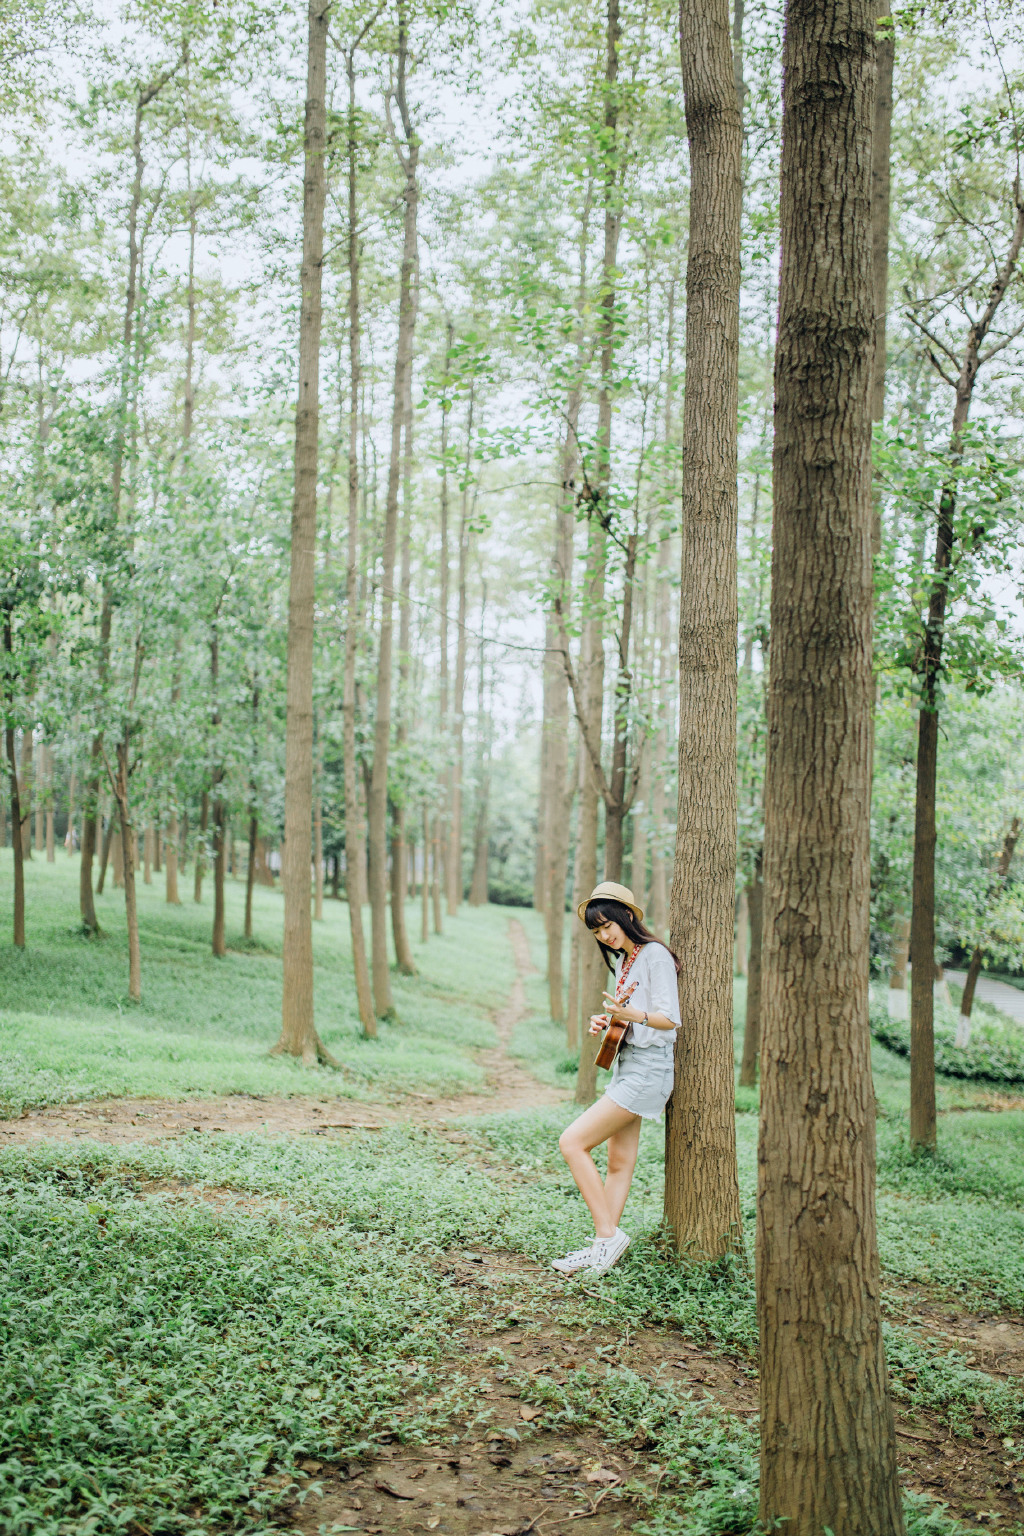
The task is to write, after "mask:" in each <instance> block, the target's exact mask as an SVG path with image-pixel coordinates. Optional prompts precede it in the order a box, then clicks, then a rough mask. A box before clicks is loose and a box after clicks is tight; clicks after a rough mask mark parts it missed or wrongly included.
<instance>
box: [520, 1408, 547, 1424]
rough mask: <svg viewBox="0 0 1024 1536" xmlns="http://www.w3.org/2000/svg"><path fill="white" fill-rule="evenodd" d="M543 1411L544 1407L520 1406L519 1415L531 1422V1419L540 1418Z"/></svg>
mask: <svg viewBox="0 0 1024 1536" xmlns="http://www.w3.org/2000/svg"><path fill="white" fill-rule="evenodd" d="M543 1412H544V1409H543V1408H520V1410H519V1417H520V1418H521V1419H525V1420H526V1422H527V1424H529V1423H530V1421H531V1419H539V1418H540V1416H541V1414H542V1413H543Z"/></svg>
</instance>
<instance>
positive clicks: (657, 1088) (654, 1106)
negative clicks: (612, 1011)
mask: <svg viewBox="0 0 1024 1536" xmlns="http://www.w3.org/2000/svg"><path fill="white" fill-rule="evenodd" d="M674 1083H675V1056H674V1052H673V1051H672V1050H665V1049H663V1048H662V1047H660V1046H656V1045H649V1046H647V1047H646V1048H645V1049H641V1048H640V1047H639V1046H636V1045H624V1046H623V1047H622V1049H621V1050H620V1051H619V1054H618V1055H617V1056H616V1058H615V1065H614V1067H613V1068H612V1080H611V1082H610V1083H609V1084H608V1087H607V1088H606V1089H605V1093H606V1094H607V1095H608V1097H609V1098H610V1099H611V1100H612V1101H613V1103H615V1104H618V1105H619V1106H620V1108H622V1109H628V1110H629V1111H630V1113H631V1114H634V1115H641V1116H642V1117H643V1119H645V1120H660V1119H661V1115H662V1111H663V1110H664V1108H665V1105H666V1104H667V1103H668V1100H669V1096H670V1094H671V1092H672V1087H673V1084H674Z"/></svg>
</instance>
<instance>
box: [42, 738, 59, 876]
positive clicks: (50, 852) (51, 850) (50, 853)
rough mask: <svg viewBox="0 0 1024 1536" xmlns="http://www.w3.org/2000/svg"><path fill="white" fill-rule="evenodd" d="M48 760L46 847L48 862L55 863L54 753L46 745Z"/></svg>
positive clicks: (46, 759) (45, 750)
mask: <svg viewBox="0 0 1024 1536" xmlns="http://www.w3.org/2000/svg"><path fill="white" fill-rule="evenodd" d="M43 752H44V754H45V761H46V825H45V829H44V833H43V837H44V843H45V847H46V862H47V864H53V863H54V862H55V861H56V857H57V852H56V849H55V847H54V841H53V753H52V752H51V751H50V749H49V747H44V748H43Z"/></svg>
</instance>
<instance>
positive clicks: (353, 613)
mask: <svg viewBox="0 0 1024 1536" xmlns="http://www.w3.org/2000/svg"><path fill="white" fill-rule="evenodd" d="M362 36H363V34H362V33H361V34H360V37H359V39H358V40H357V42H355V43H353V45H352V47H351V48H350V49H349V51H348V53H347V55H346V73H347V77H348V283H349V287H348V356H349V381H350V382H349V390H350V395H349V417H348V528H347V546H346V556H345V671H344V682H343V691H342V724H343V740H342V758H343V764H344V769H343V771H344V786H345V895H346V897H347V900H348V924H349V935H350V937H351V940H352V969H353V971H354V979H355V984H356V1004H357V1006H358V1008H359V1022H360V1023H361V1024H362V1026H363V1032H364V1034H365V1035H366V1036H367V1037H368V1038H371V1039H372V1038H373V1037H374V1036H375V1035H376V1033H377V1019H376V1016H375V1014H374V1011H373V992H372V989H371V987H370V968H369V965H368V964H367V960H366V939H365V937H364V934H363V889H362V879H361V872H362V868H363V858H364V854H365V845H364V834H363V816H362V806H361V803H360V800H359V787H358V776H359V764H358V761H357V758H356V655H357V651H358V646H359V624H360V611H359V391H360V382H361V376H362V360H361V354H360V309H359V305H360V294H359V278H360V259H359V233H358V224H357V216H358V206H357V191H358V165H359V133H358V118H357V116H356V76H355V51H356V47H357V46H358V42H359V41H361V40H362Z"/></svg>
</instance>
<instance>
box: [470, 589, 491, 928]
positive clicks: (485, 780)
mask: <svg viewBox="0 0 1024 1536" xmlns="http://www.w3.org/2000/svg"><path fill="white" fill-rule="evenodd" d="M486 612H487V587H486V583H485V584H484V588H483V600H482V602H481V605H480V631H481V634H483V633H485V632H486V625H485V615H486ZM486 677H487V661H486V655H485V647H484V642H483V640H481V642H480V660H479V672H478V675H477V688H476V732H477V774H476V778H477V790H476V824H475V826H474V829H473V876H472V879H471V881H470V886H469V904H470V906H471V907H485V906H486V905H487V898H488V894H489V890H488V881H487V863H488V859H487V854H488V836H489V833H488V826H487V813H488V800H489V798H490V787H491V778H490V776H491V766H490V746H489V740H488V730H489V728H488V725H487V721H486V712H485V711H486V702H487V699H486Z"/></svg>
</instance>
